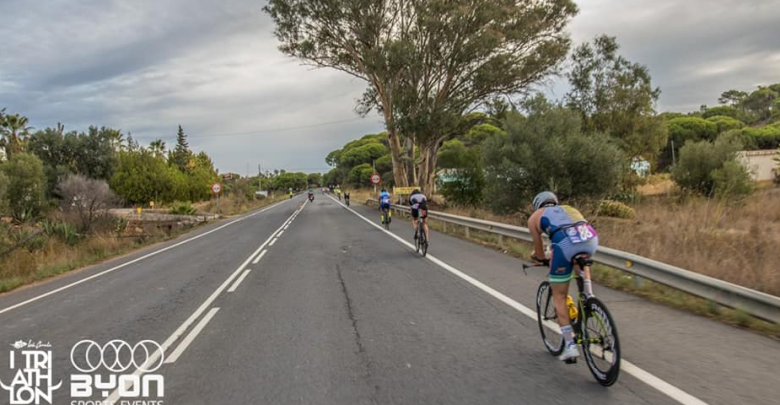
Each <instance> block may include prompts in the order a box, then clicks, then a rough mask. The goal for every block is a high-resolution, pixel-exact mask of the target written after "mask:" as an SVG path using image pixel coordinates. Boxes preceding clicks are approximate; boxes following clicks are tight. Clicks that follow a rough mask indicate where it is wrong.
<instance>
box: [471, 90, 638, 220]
mask: <svg viewBox="0 0 780 405" xmlns="http://www.w3.org/2000/svg"><path fill="white" fill-rule="evenodd" d="M526 108H527V109H528V110H529V115H528V117H527V118H525V117H523V116H522V115H520V114H519V113H516V112H515V113H509V115H508V118H507V121H506V130H507V136H506V137H494V138H490V139H488V140H487V141H486V142H485V144H484V145H483V148H484V149H483V150H484V162H485V163H484V164H485V174H486V182H487V186H486V195H490V196H491V197H490V198H489V199H488V202H489V203H490V204H491V207H492V208H493V210H494V211H497V212H511V211H516V210H518V209H520V208H521V207H523V206H525V205H526V204H528V203H529V202H530V201H531V199H532V198H533V196H534V195H535V194H536V193H538V192H539V191H542V190H546V189H548V190H552V191H555V192H556V193H557V194H558V196H559V197H560V198H562V199H567V198H571V197H596V198H603V197H604V196H606V195H611V194H614V193H615V192H616V191H618V189H619V186H620V184H621V181H622V180H623V178H624V175H625V174H626V173H628V159H627V158H626V156H625V155H624V154H623V153H622V151H621V150H620V148H619V147H618V146H617V145H615V144H614V143H613V141H612V138H611V137H610V136H608V135H605V134H583V133H582V132H581V127H582V126H581V121H580V116H579V114H578V113H577V112H575V111H572V110H569V109H566V108H561V107H557V106H552V105H550V104H549V103H547V102H546V101H544V100H539V99H536V100H534V101H533V102H532V103H530V105H528V106H527V107H526Z"/></svg>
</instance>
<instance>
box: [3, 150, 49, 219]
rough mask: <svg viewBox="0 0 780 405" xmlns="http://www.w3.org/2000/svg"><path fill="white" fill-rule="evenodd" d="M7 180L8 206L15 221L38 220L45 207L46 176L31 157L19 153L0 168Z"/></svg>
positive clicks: (37, 160) (39, 162)
mask: <svg viewBox="0 0 780 405" xmlns="http://www.w3.org/2000/svg"><path fill="white" fill-rule="evenodd" d="M0 170H2V171H3V174H5V177H6V178H7V179H8V180H7V182H8V188H7V195H8V197H7V198H8V206H9V209H10V211H11V215H12V216H13V217H14V219H16V220H17V221H21V222H24V221H27V220H31V219H35V218H38V217H39V216H40V215H41V213H42V212H43V210H44V208H45V207H46V174H45V173H44V171H43V163H41V160H40V159H38V158H37V157H35V156H33V155H28V154H26V153H19V154H16V155H14V156H13V157H12V158H11V160H9V161H8V162H6V163H4V164H3V165H2V166H0Z"/></svg>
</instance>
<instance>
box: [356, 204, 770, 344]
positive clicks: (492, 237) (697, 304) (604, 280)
mask: <svg viewBox="0 0 780 405" xmlns="http://www.w3.org/2000/svg"><path fill="white" fill-rule="evenodd" d="M772 198H773V197H772ZM356 201H357V200H356ZM361 202H365V199H362V200H361ZM737 209H738V210H739V211H741V209H739V208H737ZM744 209H745V210H747V211H748V212H754V213H755V207H753V206H752V205H751V204H748V205H746V206H745V208H744ZM452 211H457V210H447V212H450V213H452ZM461 211H462V210H461ZM471 213H472V214H473V213H474V212H473V211H472V212H471ZM761 214H762V215H763V214H764V213H763V212H761ZM459 215H464V214H463V213H460V214H459ZM465 215H468V214H465ZM743 215H744V213H743ZM472 216H474V215H472ZM493 217H494V218H493V219H491V220H496V218H495V216H493ZM504 219H505V221H503V222H506V218H504ZM498 222H502V221H498ZM515 223H518V222H515ZM428 225H429V227H430V228H431V229H433V230H436V231H439V232H443V233H447V234H448V235H451V236H455V237H458V238H461V239H464V240H468V241H470V242H473V243H478V244H480V245H483V246H486V247H489V248H493V249H496V250H499V251H501V252H503V253H504V254H508V255H511V256H513V257H517V258H521V259H527V258H528V257H529V256H530V255H531V251H532V248H531V245H530V244H529V243H528V242H525V241H521V240H516V239H513V238H508V237H503V238H501V240H499V238H498V235H496V234H492V233H489V232H484V231H479V230H475V229H471V230H469V234H468V238H467V237H466V232H465V229H464V228H463V227H460V226H457V225H452V224H447V225H446V232H445V225H444V223H443V222H440V221H436V220H435V219H433V218H431V219H430V220H429V223H428ZM600 229H601V228H600ZM628 236H631V235H624V237H626V238H628ZM628 239H630V238H628ZM775 246H777V245H775ZM618 249H621V248H618ZM775 253H777V252H775ZM592 276H593V279H594V281H596V282H597V283H599V284H602V285H605V286H607V287H610V288H613V289H617V290H621V291H626V292H630V293H633V294H635V295H638V296H641V297H644V298H647V299H649V300H651V301H653V302H657V303H661V304H664V305H667V306H670V307H674V308H679V309H683V310H686V311H689V312H692V313H695V314H699V315H702V316H706V317H708V318H712V319H716V320H719V321H722V322H725V323H728V324H731V325H734V326H737V327H741V328H745V329H748V330H752V331H755V332H759V333H762V334H764V335H767V336H771V337H774V338H776V339H780V325H778V324H774V323H771V322H766V321H764V320H761V319H758V318H755V317H753V316H751V315H749V314H748V313H746V312H745V311H743V310H740V309H732V308H728V307H724V306H722V305H720V304H717V303H715V302H713V301H710V300H706V299H702V298H699V297H696V296H693V295H690V294H687V293H685V292H682V291H679V290H676V289H674V288H671V287H667V286H665V285H662V284H659V283H655V282H653V281H650V280H642V281H641V283H637V282H636V281H635V279H634V277H633V275H631V274H628V273H626V272H623V271H620V270H617V269H613V268H610V267H607V266H603V265H598V264H597V265H595V266H594V268H593V269H592Z"/></svg>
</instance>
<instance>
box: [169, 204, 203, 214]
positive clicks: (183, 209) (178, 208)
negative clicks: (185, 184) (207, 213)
mask: <svg viewBox="0 0 780 405" xmlns="http://www.w3.org/2000/svg"><path fill="white" fill-rule="evenodd" d="M196 212H197V210H196V209H195V208H193V207H192V204H190V202H189V201H177V202H174V203H173V205H172V206H171V210H170V211H169V213H170V214H172V215H195V213H196Z"/></svg>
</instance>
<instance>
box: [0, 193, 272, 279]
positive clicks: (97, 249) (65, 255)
mask: <svg viewBox="0 0 780 405" xmlns="http://www.w3.org/2000/svg"><path fill="white" fill-rule="evenodd" d="M284 198H285V197H277V198H265V199H262V200H247V199H243V200H242V199H232V198H229V197H228V198H224V199H222V201H220V212H221V213H222V214H224V215H226V216H231V215H238V214H242V213H244V212H247V211H251V210H254V209H257V208H260V207H263V206H266V205H270V204H273V203H275V202H277V201H281V200H283V199H284ZM211 204H212V206H209V203H208V202H207V203H205V204H199V205H200V206H202V207H203V209H201V210H200V211H205V212H216V204H215V203H214V202H212V203H211ZM210 209H212V210H213V211H209V210H210ZM191 229H192V228H191ZM191 229H188V230H183V231H180V232H174V233H171V234H170V235H167V234H165V233H162V232H161V233H160V234H158V235H153V236H149V237H125V236H121V235H119V234H117V233H116V232H113V231H111V230H108V229H105V230H102V231H98V232H96V233H94V234H92V235H90V236H88V237H86V238H84V239H82V240H81V241H80V242H79V243H77V244H75V245H73V246H70V245H68V244H65V243H63V242H62V241H60V240H59V239H57V238H55V237H50V238H48V239H47V240H46V242H45V243H44V244H43V246H42V248H41V249H33V250H32V251H31V250H28V249H25V248H19V249H16V250H15V251H13V252H11V253H9V254H8V255H6V256H4V257H0V293H4V292H7V291H10V290H13V289H16V288H19V287H21V286H23V285H26V284H30V283H34V282H36V281H40V280H43V279H46V278H49V277H53V276H56V275H59V274H62V273H66V272H68V271H71V270H74V269H79V268H82V267H85V266H89V265H92V264H96V263H99V262H101V261H103V260H106V259H110V258H113V257H116V256H119V255H123V254H126V253H130V252H132V251H135V250H137V249H140V248H142V247H146V246H149V245H152V244H155V243H159V242H162V241H166V240H170V239H173V238H176V237H178V236H180V235H182V234H185V233H187V232H189V230H191Z"/></svg>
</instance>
